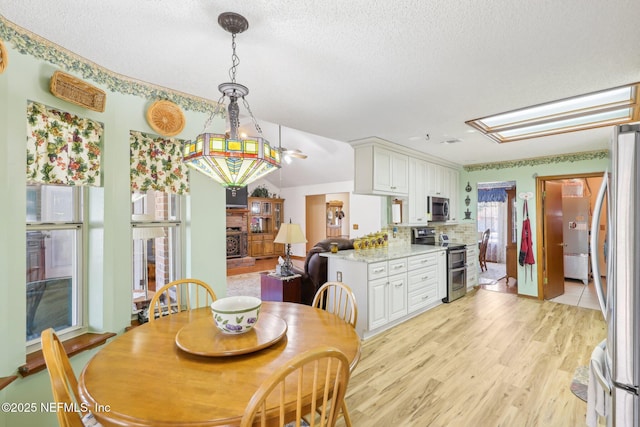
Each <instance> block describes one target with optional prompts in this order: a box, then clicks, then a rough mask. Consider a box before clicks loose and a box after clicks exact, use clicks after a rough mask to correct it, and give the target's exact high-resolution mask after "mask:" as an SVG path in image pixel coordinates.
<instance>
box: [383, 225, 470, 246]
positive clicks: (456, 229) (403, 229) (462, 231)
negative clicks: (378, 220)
mask: <svg viewBox="0 0 640 427" xmlns="http://www.w3.org/2000/svg"><path fill="white" fill-rule="evenodd" d="M430 226H431V227H434V228H435V229H436V241H439V240H440V234H443V233H445V234H447V235H449V239H450V240H452V241H456V242H464V243H467V244H472V243H477V242H478V230H477V229H476V223H475V222H464V223H459V224H431V225H430ZM394 227H395V228H397V232H396V237H393V229H394ZM411 228H412V227H408V226H399V225H398V226H394V225H388V226H386V227H383V228H382V231H383V232H385V233H388V235H389V248H396V247H401V246H407V245H410V244H411Z"/></svg>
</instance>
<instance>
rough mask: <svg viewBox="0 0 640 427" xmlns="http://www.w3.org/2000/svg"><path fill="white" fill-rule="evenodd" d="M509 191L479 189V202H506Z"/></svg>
mask: <svg viewBox="0 0 640 427" xmlns="http://www.w3.org/2000/svg"><path fill="white" fill-rule="evenodd" d="M506 201H507V190H506V189H504V188H478V202H506Z"/></svg>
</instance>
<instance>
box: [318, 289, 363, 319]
mask: <svg viewBox="0 0 640 427" xmlns="http://www.w3.org/2000/svg"><path fill="white" fill-rule="evenodd" d="M311 306H312V307H318V308H321V309H323V310H326V311H329V312H331V313H333V314H335V315H336V316H338V317H339V318H341V319H342V320H344V321H345V322H347V323H349V324H351V326H353V327H354V328H355V327H356V322H357V321H358V306H357V305H356V297H355V295H354V294H353V291H351V288H350V287H349V286H347V285H346V284H344V283H342V282H327V283H325V284H324V285H322V286H320V288H319V289H318V291H317V292H316V294H315V296H314V297H313V302H312V303H311Z"/></svg>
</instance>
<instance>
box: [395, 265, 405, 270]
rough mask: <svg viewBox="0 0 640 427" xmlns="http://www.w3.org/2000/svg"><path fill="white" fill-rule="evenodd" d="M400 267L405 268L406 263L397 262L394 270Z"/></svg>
mask: <svg viewBox="0 0 640 427" xmlns="http://www.w3.org/2000/svg"><path fill="white" fill-rule="evenodd" d="M399 268H404V264H396V265H394V266H393V269H394V270H397V269H399Z"/></svg>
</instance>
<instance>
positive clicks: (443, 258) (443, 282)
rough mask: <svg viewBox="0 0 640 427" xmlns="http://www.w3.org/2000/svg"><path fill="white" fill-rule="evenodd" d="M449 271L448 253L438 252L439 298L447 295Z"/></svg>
mask: <svg viewBox="0 0 640 427" xmlns="http://www.w3.org/2000/svg"><path fill="white" fill-rule="evenodd" d="M448 273H449V272H448V271H447V253H446V252H445V251H442V252H440V253H438V299H440V301H442V298H446V297H447V281H448V280H449V277H448Z"/></svg>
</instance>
